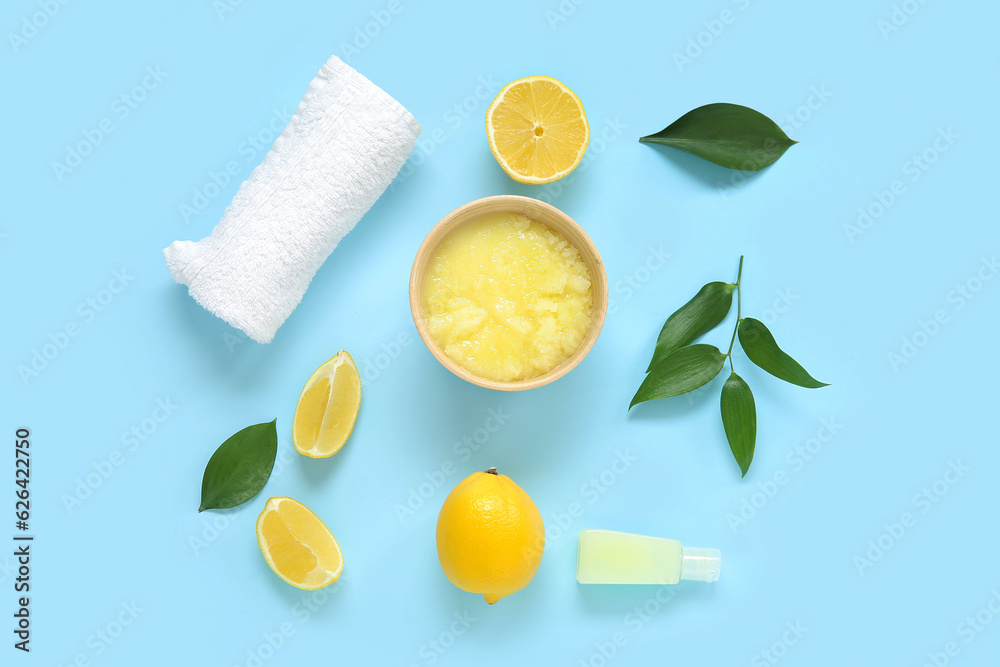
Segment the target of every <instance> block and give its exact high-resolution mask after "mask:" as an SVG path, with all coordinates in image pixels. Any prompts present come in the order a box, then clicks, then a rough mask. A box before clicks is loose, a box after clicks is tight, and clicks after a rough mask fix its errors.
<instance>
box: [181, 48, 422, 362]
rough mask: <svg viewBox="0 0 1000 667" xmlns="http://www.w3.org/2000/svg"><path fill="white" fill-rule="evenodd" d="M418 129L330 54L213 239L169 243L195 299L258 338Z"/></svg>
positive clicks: (392, 171) (381, 186) (385, 180)
mask: <svg viewBox="0 0 1000 667" xmlns="http://www.w3.org/2000/svg"><path fill="white" fill-rule="evenodd" d="M419 134H420V125H419V124H417V121H416V120H414V118H413V116H412V115H410V112H408V111H407V110H406V109H405V108H403V106H402V105H400V104H399V103H398V102H397V101H396V100H394V99H393V98H392V97H390V96H389V95H388V94H387V93H386V92H385V91H383V90H382V89H381V88H379V87H378V86H376V85H375V84H373V83H372V82H371V81H369V80H368V79H366V78H365V77H364V76H362V75H361V74H359V73H358V72H357V71H355V70H354V69H352V68H351V67H349V66H347V65H346V64H344V63H343V62H342V61H341V60H340V59H339V58H337V57H336V56H333V57H331V58H330V59H329V60H328V61H327V62H326V64H325V65H324V66H323V69H321V70H320V71H319V74H317V75H316V78H314V79H313V80H312V83H310V84H309V89H308V90H307V91H306V94H305V96H304V97H303V98H302V101H301V102H300V103H299V106H298V108H297V109H296V110H295V115H294V116H292V119H291V120H290V121H289V122H288V125H287V127H285V130H284V131H283V132H282V133H281V136H280V137H278V138H277V140H275V142H274V145H273V146H272V147H271V150H270V151H268V153H267V155H265V156H264V160H263V161H262V162H261V163H260V165H259V166H258V167H257V168H256V169H254V170H253V173H251V174H250V177H249V178H248V179H247V180H246V181H244V182H243V184H242V185H241V186H240V189H239V191H238V192H237V193H236V197H234V198H233V201H232V203H231V204H230V205H229V208H227V209H226V212H225V213H224V214H223V215H222V220H221V221H219V224H218V225H216V227H215V229H214V230H213V231H212V234H211V236H208V237H207V238H204V239H202V240H201V241H197V242H192V241H175V242H174V243H172V244H171V245H170V247H168V248H166V249H164V251H163V256H164V257H166V260H167V268H169V269H170V273H171V275H172V276H173V277H174V280H176V281H177V282H179V283H181V284H182V285H187V286H188V292H189V293H190V294H191V296H192V297H194V299H195V301H197V302H198V303H199V304H201V305H202V306H204V307H205V308H206V309H207V310H209V311H210V312H212V313H214V314H215V315H217V316H219V317H221V318H222V319H224V320H225V321H226V322H228V323H229V324H231V325H233V326H234V327H236V328H238V329H240V330H242V331H243V332H245V333H246V334H247V335H248V336H250V337H251V338H252V339H254V340H255V341H257V342H259V343H269V342H270V341H271V339H272V338H274V334H275V333H276V332H277V331H278V327H280V326H281V325H282V324H283V323H284V321H285V320H286V319H287V318H288V316H289V315H291V314H292V311H293V310H295V307H296V306H297V305H299V301H301V300H302V296H303V295H304V294H305V291H306V288H307V287H309V283H310V281H312V278H313V276H314V275H315V274H316V271H318V270H319V267H320V266H322V265H323V262H324V261H325V260H326V258H327V257H328V256H329V255H330V253H331V252H333V249H334V248H336V247H337V243H339V242H340V239H342V238H344V236H346V235H347V233H348V232H349V231H351V229H353V228H354V225H355V224H357V222H358V220H360V219H361V217H362V216H363V215H364V214H365V213H366V212H367V211H368V209H369V208H371V207H372V205H373V204H374V203H375V201H376V200H378V198H379V196H381V194H382V193H383V192H384V191H385V189H386V188H387V187H389V184H390V183H392V180H393V178H395V177H396V174H397V173H398V172H399V170H400V168H401V167H402V166H403V164H404V163H405V162H406V159H407V157H408V156H409V155H410V152H411V151H412V150H413V146H414V144H415V142H416V140H417V136H418V135H419Z"/></svg>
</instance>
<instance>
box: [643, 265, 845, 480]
mask: <svg viewBox="0 0 1000 667" xmlns="http://www.w3.org/2000/svg"><path fill="white" fill-rule="evenodd" d="M733 291H735V292H736V296H737V299H736V325H735V326H734V327H733V335H732V338H730V340H729V350H728V351H727V352H726V353H725V354H723V353H722V352H721V351H720V350H719V348H717V347H715V346H714V345H705V344H701V343H699V344H693V343H694V341H696V340H697V339H698V338H700V337H701V336H703V335H704V334H706V333H708V332H709V331H711V330H712V329H715V328H716V327H717V326H719V325H720V324H721V323H722V322H723V320H725V319H726V316H727V315H728V314H729V311H730V310H731V309H732V305H733ZM737 338H739V341H740V346H741V347H742V348H743V351H744V352H745V353H746V355H747V357H748V358H749V359H750V361H752V362H753V363H754V364H756V365H757V366H759V367H760V368H762V369H764V370H765V371H767V372H768V373H770V374H771V375H773V376H775V377H776V378H779V379H781V380H784V381H785V382H790V383H791V384H794V385H798V386H800V387H806V388H808V389H818V388H820V387H826V386H827V384H825V383H823V382H820V381H818V380H816V379H815V378H813V377H812V376H811V375H810V374H809V373H808V372H807V371H806V369H804V368H803V367H802V366H801V365H800V364H799V363H798V362H797V361H795V359H793V358H792V357H790V356H789V355H788V354H786V353H785V352H784V351H783V350H782V349H781V348H780V347H778V344H777V343H776V342H775V340H774V336H772V335H771V332H770V331H769V330H768V328H767V327H766V326H764V323H763V322H761V321H759V320H755V319H754V318H752V317H743V257H742V256H741V257H740V266H739V270H738V271H737V275H736V282H735V283H722V282H712V283H708V284H707V285H705V286H704V287H702V288H701V289H700V290H699V291H698V293H697V294H696V295H695V296H694V298H692V299H691V300H690V301H688V302H687V303H686V304H684V305H683V306H681V307H680V308H679V309H678V310H677V311H676V312H675V313H674V314H673V315H671V316H670V317H669V318H667V321H666V323H664V325H663V328H662V329H661V330H660V335H659V336H658V337H657V340H656V348H655V350H654V351H653V358H652V360H651V361H650V362H649V367H648V368H647V369H646V373H647V375H646V378H645V379H644V380H643V381H642V384H641V385H639V389H638V391H636V392H635V396H634V397H632V402H631V403H630V404H629V410H631V409H632V408H633V407H634V406H636V405H638V404H639V403H644V402H646V401H653V400H656V399H659V398H668V397H671V396H680V395H682V394H686V393H688V392H691V391H694V390H695V389H698V388H699V387H703V386H704V385H706V384H708V383H709V382H711V381H712V380H713V379H714V378H715V377H716V376H717V375H718V374H719V372H720V371H721V370H722V369H723V367H724V366H725V365H726V360H728V361H729V370H730V375H729V378H728V379H727V380H726V383H725V384H724V385H723V386H722V396H721V398H720V408H721V412H722V425H723V428H724V429H725V431H726V439H727V440H729V447H730V449H732V452H733V456H734V457H735V458H736V463H737V464H739V466H740V470H741V471H742V473H743V476H744V477H745V476H746V474H747V471H748V470H749V469H750V463H751V462H752V461H753V454H754V448H755V445H756V440H757V408H756V404H755V403H754V398H753V392H751V391H750V387H749V385H747V383H746V381H745V380H744V379H743V378H741V377H740V376H739V375H737V374H736V368H735V366H734V365H733V348H734V347H735V345H736V339H737Z"/></svg>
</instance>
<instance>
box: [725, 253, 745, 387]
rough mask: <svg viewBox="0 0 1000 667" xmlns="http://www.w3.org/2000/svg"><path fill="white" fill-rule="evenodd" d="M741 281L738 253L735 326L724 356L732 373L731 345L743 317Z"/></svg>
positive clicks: (741, 261) (741, 274) (741, 257)
mask: <svg viewBox="0 0 1000 667" xmlns="http://www.w3.org/2000/svg"><path fill="white" fill-rule="evenodd" d="M742 281H743V255H740V268H739V270H738V271H737V272H736V326H735V327H733V337H732V338H731V339H730V341H729V351H728V352H726V358H728V359H729V370H731V371H732V372H733V373H735V372H736V369H735V368H733V345H735V344H736V332H737V331H738V330H739V328H740V320H742V319H743V290H742V289H741V285H742Z"/></svg>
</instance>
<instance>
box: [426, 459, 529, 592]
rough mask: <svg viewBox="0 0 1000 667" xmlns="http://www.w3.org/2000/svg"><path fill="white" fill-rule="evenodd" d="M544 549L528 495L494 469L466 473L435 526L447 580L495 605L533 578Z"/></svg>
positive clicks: (452, 492)
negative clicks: (478, 594)
mask: <svg viewBox="0 0 1000 667" xmlns="http://www.w3.org/2000/svg"><path fill="white" fill-rule="evenodd" d="M544 549H545V526H544V525H542V515H541V514H539V513H538V508H537V507H535V503H533V502H532V501H531V498H529V497H528V494H527V493H525V492H524V490H523V489H522V488H521V487H519V486H518V485H517V484H515V483H514V482H513V481H512V480H511V479H510V478H509V477H507V476H506V475H501V474H498V473H497V469H496V468H490V469H489V470H487V471H486V472H477V473H473V474H471V475H469V476H468V477H466V478H465V479H464V480H462V481H461V482H459V483H458V485H457V486H456V487H455V488H454V489H452V491H451V493H449V494H448V497H447V498H445V501H444V505H442V507H441V514H439V515H438V522H437V550H438V559H439V560H440V561H441V569H443V570H444V573H445V576H447V577H448V579H449V580H450V581H451V583H453V584H455V585H456V586H458V587H459V588H461V589H462V590H463V591H468V592H470V593H480V594H482V596H483V597H484V598H486V602H487V603H489V604H494V603H495V602H496V601H497V600H499V599H500V598H502V597H506V596H507V595H510V594H511V593H516V592H517V591H519V590H521V589H522V588H524V587H525V586H527V585H528V583H529V582H530V581H531V578H532V577H534V576H535V571H536V570H538V564H539V563H541V561H542V551H543V550H544Z"/></svg>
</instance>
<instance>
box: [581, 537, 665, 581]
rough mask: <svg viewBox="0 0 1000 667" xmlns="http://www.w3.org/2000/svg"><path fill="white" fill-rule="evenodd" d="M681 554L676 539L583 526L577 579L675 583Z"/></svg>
mask: <svg viewBox="0 0 1000 667" xmlns="http://www.w3.org/2000/svg"><path fill="white" fill-rule="evenodd" d="M682 557H683V551H682V548H681V543H680V542H678V541H677V540H668V539H664V538H662V537H647V536H645V535H633V534H632V533H619V532H615V531H612V530H583V531H580V543H579V546H578V551H577V564H576V580H577V581H579V582H580V583H581V584H676V583H677V582H678V581H680V577H681V560H682Z"/></svg>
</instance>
